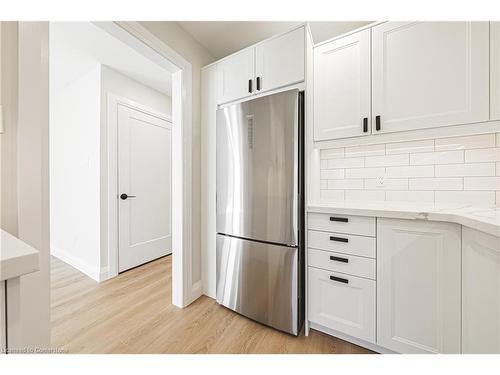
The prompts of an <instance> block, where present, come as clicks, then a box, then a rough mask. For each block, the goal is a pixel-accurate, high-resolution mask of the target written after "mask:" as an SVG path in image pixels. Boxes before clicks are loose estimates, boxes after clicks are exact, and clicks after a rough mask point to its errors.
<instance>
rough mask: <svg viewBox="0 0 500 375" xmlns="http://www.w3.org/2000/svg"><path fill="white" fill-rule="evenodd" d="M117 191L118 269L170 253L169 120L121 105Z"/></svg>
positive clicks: (119, 111) (134, 265)
mask: <svg viewBox="0 0 500 375" xmlns="http://www.w3.org/2000/svg"><path fill="white" fill-rule="evenodd" d="M118 194H119V197H118V201H119V206H118V211H119V214H118V215H119V216H118V218H119V226H118V228H119V229H118V230H119V250H118V264H119V266H118V270H119V271H120V272H122V271H125V270H127V269H130V268H132V267H136V266H138V265H140V264H143V263H145V262H148V261H151V260H153V259H156V258H159V257H161V256H164V255H167V254H169V253H171V252H172V236H171V233H172V231H171V123H170V122H168V121H166V120H164V119H161V118H159V117H156V116H153V115H150V114H147V113H144V112H141V111H139V110H136V109H132V108H129V107H126V106H122V105H119V106H118Z"/></svg>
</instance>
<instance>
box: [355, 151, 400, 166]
mask: <svg viewBox="0 0 500 375" xmlns="http://www.w3.org/2000/svg"><path fill="white" fill-rule="evenodd" d="M408 160H409V159H408V154H401V155H385V156H367V157H366V160H365V166H366V167H391V166H397V165H408Z"/></svg>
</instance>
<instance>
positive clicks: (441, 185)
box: [409, 177, 463, 190]
mask: <svg viewBox="0 0 500 375" xmlns="http://www.w3.org/2000/svg"><path fill="white" fill-rule="evenodd" d="M409 188H410V190H462V189H463V181H462V178H458V177H449V178H444V177H443V178H410V187H409Z"/></svg>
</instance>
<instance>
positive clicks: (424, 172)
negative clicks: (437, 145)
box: [385, 165, 434, 177]
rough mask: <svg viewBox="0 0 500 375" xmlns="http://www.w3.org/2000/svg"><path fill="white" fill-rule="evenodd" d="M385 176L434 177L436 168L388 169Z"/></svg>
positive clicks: (428, 166)
mask: <svg viewBox="0 0 500 375" xmlns="http://www.w3.org/2000/svg"><path fill="white" fill-rule="evenodd" d="M385 174H386V176H387V177H434V166H433V165H418V166H411V167H410V166H408V167H387V168H386V169H385Z"/></svg>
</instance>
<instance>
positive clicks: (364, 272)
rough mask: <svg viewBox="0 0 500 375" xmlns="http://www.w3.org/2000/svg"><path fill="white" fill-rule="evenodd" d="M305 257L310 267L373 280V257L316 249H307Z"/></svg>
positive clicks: (375, 266) (374, 266) (375, 265)
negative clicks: (306, 256)
mask: <svg viewBox="0 0 500 375" xmlns="http://www.w3.org/2000/svg"><path fill="white" fill-rule="evenodd" d="M307 259H308V265H309V266H312V267H316V268H323V269H324V270H328V271H334V272H341V273H345V274H349V275H353V276H359V277H365V278H367V279H372V280H375V273H376V268H377V264H376V262H375V259H370V258H363V257H357V256H355V255H347V254H341V253H333V252H330V251H323V250H316V249H309V250H308V258H307Z"/></svg>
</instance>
